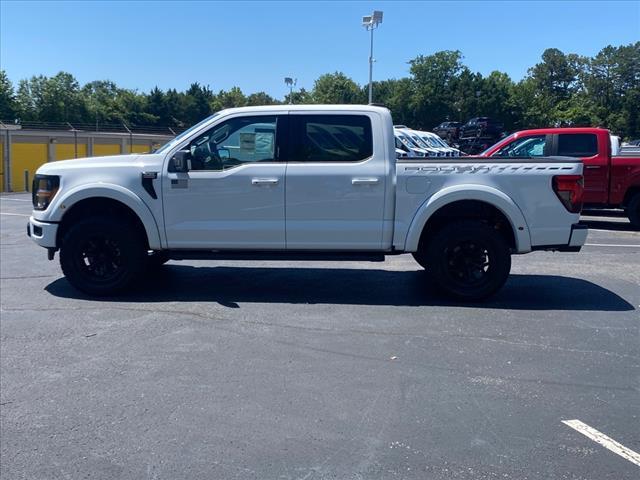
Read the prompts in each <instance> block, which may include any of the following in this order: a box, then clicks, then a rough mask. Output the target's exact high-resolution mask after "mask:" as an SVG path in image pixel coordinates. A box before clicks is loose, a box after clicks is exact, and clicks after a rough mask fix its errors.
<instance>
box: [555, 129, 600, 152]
mask: <svg viewBox="0 0 640 480" xmlns="http://www.w3.org/2000/svg"><path fill="white" fill-rule="evenodd" d="M597 153H598V139H597V137H596V135H595V134H593V133H561V134H560V135H558V153H557V154H558V155H561V156H566V157H592V156H594V155H596V154H597Z"/></svg>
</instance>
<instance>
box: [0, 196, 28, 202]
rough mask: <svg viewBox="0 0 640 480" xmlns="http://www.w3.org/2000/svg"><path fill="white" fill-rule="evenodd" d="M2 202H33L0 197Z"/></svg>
mask: <svg viewBox="0 0 640 480" xmlns="http://www.w3.org/2000/svg"><path fill="white" fill-rule="evenodd" d="M0 199H1V200H11V201H12V202H30V201H31V200H23V199H20V198H7V197H0Z"/></svg>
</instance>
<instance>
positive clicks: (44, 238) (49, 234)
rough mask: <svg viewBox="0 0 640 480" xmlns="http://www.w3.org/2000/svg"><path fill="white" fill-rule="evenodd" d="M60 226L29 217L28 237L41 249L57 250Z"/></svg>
mask: <svg viewBox="0 0 640 480" xmlns="http://www.w3.org/2000/svg"><path fill="white" fill-rule="evenodd" d="M58 226H59V225H58V224H57V223H48V222H41V221H39V220H36V219H35V218H33V217H29V223H28V224H27V236H28V237H30V238H31V240H33V241H34V242H36V243H37V244H38V245H40V246H41V247H45V248H56V247H57V245H56V238H57V236H58Z"/></svg>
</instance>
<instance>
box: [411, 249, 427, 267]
mask: <svg viewBox="0 0 640 480" xmlns="http://www.w3.org/2000/svg"><path fill="white" fill-rule="evenodd" d="M411 255H412V256H413V259H414V260H415V261H416V262H418V264H419V265H420V266H421V267H422V268H424V269H425V270H427V269H428V268H429V267H428V263H427V258H426V257H425V252H424V250H423V249H420V250H418V251H417V252H414V253H412V254H411Z"/></svg>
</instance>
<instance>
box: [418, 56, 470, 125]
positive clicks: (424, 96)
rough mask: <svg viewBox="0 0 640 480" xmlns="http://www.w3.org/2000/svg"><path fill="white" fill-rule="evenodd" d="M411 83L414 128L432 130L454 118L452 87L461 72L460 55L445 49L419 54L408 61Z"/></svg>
mask: <svg viewBox="0 0 640 480" xmlns="http://www.w3.org/2000/svg"><path fill="white" fill-rule="evenodd" d="M409 64H410V65H411V68H410V72H411V76H412V81H413V82H414V88H415V94H414V95H413V100H412V104H413V109H414V111H415V114H416V119H415V120H416V122H417V126H419V127H421V128H432V127H433V126H434V125H437V124H438V123H439V122H440V121H442V120H443V119H444V118H447V117H455V115H456V114H457V113H458V112H456V111H455V108H454V101H455V99H456V97H455V84H456V80H457V78H458V77H459V75H460V74H461V73H462V71H463V69H464V66H463V65H462V54H461V53H460V52H459V51H458V50H455V51H451V50H445V51H442V52H436V53H434V54H433V55H427V56H424V55H419V56H417V57H416V58H414V59H413V60H411V61H410V62H409Z"/></svg>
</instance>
